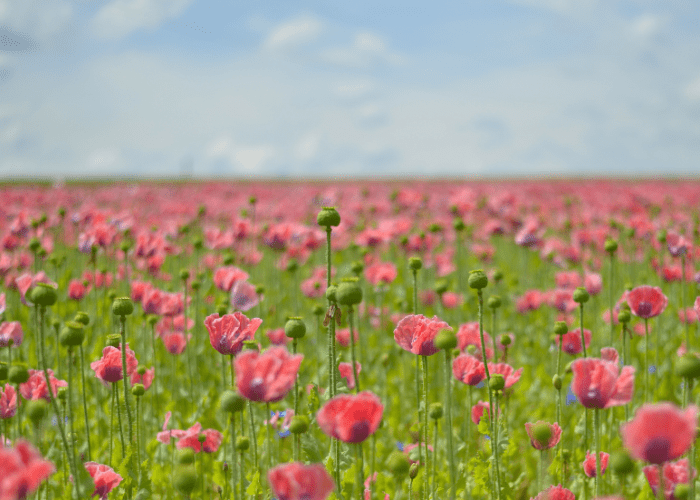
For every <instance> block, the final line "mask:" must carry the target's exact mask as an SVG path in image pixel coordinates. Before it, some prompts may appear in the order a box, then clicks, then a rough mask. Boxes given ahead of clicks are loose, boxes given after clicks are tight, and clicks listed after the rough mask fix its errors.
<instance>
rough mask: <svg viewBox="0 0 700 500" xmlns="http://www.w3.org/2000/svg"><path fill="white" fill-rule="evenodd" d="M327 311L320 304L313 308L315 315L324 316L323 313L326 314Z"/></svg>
mask: <svg viewBox="0 0 700 500" xmlns="http://www.w3.org/2000/svg"><path fill="white" fill-rule="evenodd" d="M325 312H326V310H325V309H324V308H323V307H322V306H319V305H318V304H316V305H315V306H314V308H313V313H314V316H322V315H323V314H325Z"/></svg>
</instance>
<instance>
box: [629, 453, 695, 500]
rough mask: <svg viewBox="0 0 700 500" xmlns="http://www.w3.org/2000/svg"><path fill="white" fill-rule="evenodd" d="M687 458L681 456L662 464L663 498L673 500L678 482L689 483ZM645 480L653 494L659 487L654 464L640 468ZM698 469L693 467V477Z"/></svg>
mask: <svg viewBox="0 0 700 500" xmlns="http://www.w3.org/2000/svg"><path fill="white" fill-rule="evenodd" d="M688 465H689V464H688V459H687V458H683V459H681V460H678V461H676V462H666V463H665V464H664V465H663V473H664V498H666V499H667V500H674V498H675V497H674V496H673V492H674V490H675V489H676V485H678V484H689V483H690V480H689V477H688V471H689V467H688ZM642 471H643V472H644V476H645V477H646V478H647V482H648V483H649V486H650V487H651V489H652V491H653V492H654V495H656V492H657V491H658V489H659V468H658V467H657V466H656V465H647V466H646V467H644V469H642ZM697 475H698V471H697V470H695V469H694V468H693V478H695V477H697Z"/></svg>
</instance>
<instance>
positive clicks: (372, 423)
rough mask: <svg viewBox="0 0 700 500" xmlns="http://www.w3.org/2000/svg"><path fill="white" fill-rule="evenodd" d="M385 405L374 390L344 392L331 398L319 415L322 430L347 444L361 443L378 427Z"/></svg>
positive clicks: (318, 420)
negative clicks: (352, 392)
mask: <svg viewBox="0 0 700 500" xmlns="http://www.w3.org/2000/svg"><path fill="white" fill-rule="evenodd" d="M383 413H384V406H383V405H382V403H381V401H380V400H379V398H378V397H377V396H376V395H375V394H374V393H372V392H369V391H363V392H361V393H359V394H356V395H350V394H342V395H340V396H336V397H334V398H333V399H331V400H330V401H328V402H327V403H326V404H325V405H323V407H322V408H321V409H320V410H319V411H318V413H317V414H316V421H317V422H318V425H319V427H320V428H321V430H322V431H323V432H324V433H326V434H327V435H329V436H330V437H333V438H336V439H339V440H341V441H343V442H345V443H361V442H362V441H364V440H365V439H367V438H368V437H369V436H370V435H372V434H374V432H375V431H376V430H377V428H378V427H379V423H380V422H381V420H382V414H383Z"/></svg>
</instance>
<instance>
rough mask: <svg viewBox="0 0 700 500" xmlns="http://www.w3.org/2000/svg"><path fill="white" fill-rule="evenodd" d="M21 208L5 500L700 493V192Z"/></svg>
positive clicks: (465, 191) (1, 401)
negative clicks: (699, 485) (699, 440)
mask: <svg viewBox="0 0 700 500" xmlns="http://www.w3.org/2000/svg"><path fill="white" fill-rule="evenodd" d="M0 200H2V202H0V245H1V248H0V279H1V282H0V320H1V321H0V500H11V499H24V498H36V499H52V498H53V499H66V500H68V499H84V498H89V497H99V498H101V499H106V498H112V499H116V498H119V499H150V498H154V499H170V498H187V499H234V500H247V499H271V498H274V499H278V500H324V499H326V498H333V499H342V500H351V499H357V500H363V499H364V500H438V499H440V500H442V499H445V500H455V499H460V500H470V499H488V500H506V499H508V500H519V499H530V498H535V499H539V500H544V499H551V500H560V499H562V500H571V499H574V498H577V499H594V498H625V499H637V498H641V499H653V498H659V499H677V500H682V499H686V498H689V499H693V500H694V499H695V497H696V490H697V488H696V481H697V470H696V469H697V458H698V457H697V455H698V453H697V452H696V449H697V446H696V438H697V426H698V406H696V404H697V401H696V400H697V397H698V392H697V390H696V386H697V385H698V384H696V383H695V380H696V379H697V378H698V377H700V354H697V353H698V352H700V339H698V335H697V333H698V332H697V330H698V316H700V297H699V295H700V264H698V261H699V259H700V183H697V182H681V181H661V180H654V181H651V180H650V181H639V182H631V181H612V180H578V181H563V180H562V181H519V182H514V181H513V182H510V181H501V182H486V181H480V182H455V181H453V182H442V181H431V182H428V181H407V182H394V181H392V182H377V181H350V180H347V181H342V182H336V183H330V182H306V183H302V182H288V183H286V182H274V183H265V182H252V181H246V182H182V183H127V182H125V183H113V184H106V183H105V184H101V183H96V184H67V185H65V184H56V185H52V186H51V185H43V186H42V185H20V184H16V185H11V184H9V185H4V186H0ZM47 381H48V383H47Z"/></svg>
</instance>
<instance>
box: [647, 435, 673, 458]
mask: <svg viewBox="0 0 700 500" xmlns="http://www.w3.org/2000/svg"><path fill="white" fill-rule="evenodd" d="M670 453H671V441H670V440H669V439H668V438H667V437H664V436H660V437H655V438H654V439H652V440H650V441H649V442H648V443H647V445H646V446H645V447H644V459H645V460H646V461H647V462H649V463H652V464H662V463H664V462H666V461H667V460H668V459H669V458H670Z"/></svg>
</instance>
